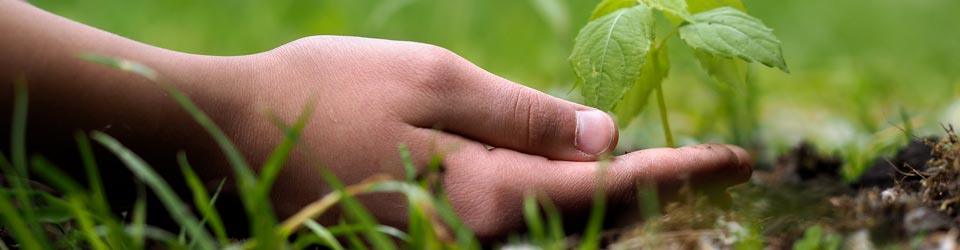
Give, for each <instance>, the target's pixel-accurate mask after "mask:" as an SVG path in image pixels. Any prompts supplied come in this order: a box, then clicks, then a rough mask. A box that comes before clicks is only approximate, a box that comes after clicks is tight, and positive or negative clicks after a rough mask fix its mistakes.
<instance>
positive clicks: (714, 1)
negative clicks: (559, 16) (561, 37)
mask: <svg viewBox="0 0 960 250" xmlns="http://www.w3.org/2000/svg"><path fill="white" fill-rule="evenodd" d="M654 10H656V11H659V12H661V13H663V15H664V16H665V17H666V19H667V20H669V21H670V22H671V23H672V24H673V28H672V29H671V31H670V32H669V33H667V34H666V35H663V36H662V38H661V39H660V40H657V32H656V27H657V25H656V24H657V18H655V16H654ZM675 34H679V35H680V39H681V40H683V42H684V43H686V44H687V46H689V47H690V48H691V49H693V50H694V54H695V55H696V57H697V60H698V61H699V62H700V65H701V66H702V67H703V68H704V69H705V70H706V71H707V73H708V74H709V75H710V76H711V77H713V78H714V79H716V80H718V81H720V82H724V83H727V84H732V85H742V84H743V83H744V82H745V81H746V63H750V62H759V63H762V64H764V65H766V66H769V67H776V68H779V69H780V70H783V71H784V72H789V70H788V69H787V64H786V62H785V61H784V59H783V54H782V51H781V48H780V41H779V40H778V39H777V37H776V36H774V34H773V29H771V28H769V27H767V26H765V25H764V24H763V23H762V22H761V21H760V20H759V19H757V18H754V17H752V16H750V15H748V14H747V13H745V12H744V7H743V3H741V2H740V0H604V1H602V2H600V4H599V5H598V6H597V7H596V9H595V10H594V11H593V14H592V16H591V17H590V22H589V23H587V25H586V26H585V27H583V29H581V30H580V33H579V34H578V35H577V38H576V44H575V45H574V48H573V52H572V53H571V55H570V62H571V64H572V65H573V70H574V72H575V73H576V76H577V85H578V86H580V87H581V95H583V97H584V102H585V104H586V105H589V106H592V107H595V108H598V109H601V110H604V111H609V112H613V113H614V114H615V115H616V116H617V118H618V120H619V123H620V126H621V127H625V126H627V125H629V123H630V122H631V121H632V120H633V119H634V118H635V117H636V116H637V115H638V114H639V113H640V112H641V111H642V110H643V108H644V105H645V104H646V103H647V99H648V97H649V96H650V94H651V92H653V91H654V90H656V94H657V100H658V101H657V103H658V104H659V105H658V106H659V109H660V118H661V121H662V123H663V129H664V136H665V137H666V140H667V144H668V145H669V146H671V147H672V146H675V143H674V141H673V136H672V134H671V132H670V125H669V119H668V117H667V111H666V105H665V102H664V97H663V89H662V85H661V83H662V82H663V80H664V78H666V76H667V74H668V73H669V71H670V59H669V57H668V56H667V50H666V44H667V41H668V40H670V38H672V37H673V36H674V35H675ZM736 59H739V60H740V61H738V60H736Z"/></svg>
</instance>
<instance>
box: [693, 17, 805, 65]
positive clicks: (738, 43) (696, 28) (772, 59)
mask: <svg viewBox="0 0 960 250" xmlns="http://www.w3.org/2000/svg"><path fill="white" fill-rule="evenodd" d="M692 21H693V22H692V23H689V24H687V25H684V26H682V27H680V38H681V39H683V41H684V42H686V43H687V45H690V47H693V48H694V49H697V50H701V51H703V52H706V53H710V54H713V55H716V56H720V57H724V58H740V59H743V60H744V61H747V62H760V63H762V64H764V65H767V66H770V67H776V68H779V69H781V70H783V71H784V72H789V69H787V63H786V61H784V59H783V52H782V49H781V48H780V40H778V39H777V37H776V36H774V35H773V29H771V28H768V27H767V26H765V25H764V24H763V23H762V22H760V20H758V19H756V18H754V17H752V16H750V15H747V14H746V13H743V12H742V11H739V10H737V9H734V8H731V7H721V8H717V9H714V10H711V11H707V12H703V13H699V14H696V15H693V19H692Z"/></svg>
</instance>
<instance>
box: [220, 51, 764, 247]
mask: <svg viewBox="0 0 960 250" xmlns="http://www.w3.org/2000/svg"><path fill="white" fill-rule="evenodd" d="M240 60H247V61H248V64H250V65H255V66H254V67H253V68H254V69H256V71H257V72H259V73H258V74H257V76H256V77H254V78H253V79H252V81H250V82H249V83H248V84H249V85H247V86H245V87H243V89H246V90H247V91H244V93H243V95H244V96H243V97H240V98H236V99H242V100H247V102H248V103H258V104H263V105H266V106H267V107H269V108H270V109H272V110H275V111H277V112H281V113H282V114H284V115H286V117H285V118H286V119H288V121H289V120H293V119H294V117H295V116H296V115H297V112H298V111H299V110H301V109H302V107H303V106H304V105H305V103H307V102H309V101H311V100H316V101H317V102H318V103H319V104H318V105H317V109H316V112H315V113H314V114H313V119H312V120H311V121H310V123H309V126H308V128H307V129H306V131H305V133H304V136H305V138H304V139H303V140H302V144H301V145H302V146H303V147H302V148H301V151H300V152H303V153H304V154H305V155H310V157H303V158H299V157H298V158H297V160H295V161H294V162H293V163H292V164H290V165H288V166H287V167H286V168H285V169H284V171H283V173H282V174H281V176H280V179H279V181H278V182H277V185H276V186H275V187H274V202H275V204H276V206H277V207H278V209H277V211H278V212H279V213H281V214H284V215H288V214H290V213H293V212H295V211H297V210H298V209H299V208H300V207H301V206H303V205H305V204H307V203H309V202H312V201H314V200H316V199H318V198H319V197H321V196H322V195H323V194H324V193H326V192H327V191H328V189H326V188H325V187H324V185H322V181H321V179H320V178H319V176H318V175H317V174H316V169H315V167H316V166H315V165H311V164H308V162H307V161H309V160H307V159H313V160H317V161H319V162H321V163H322V164H323V165H324V166H327V167H329V168H331V169H332V170H333V171H334V172H335V173H336V174H337V175H338V176H339V177H340V178H341V179H343V180H344V181H345V182H347V183H354V182H358V181H359V180H361V179H363V178H365V177H367V176H369V175H371V174H374V173H378V172H386V173H390V174H392V175H393V176H395V177H397V178H402V176H403V167H402V163H401V162H400V156H399V153H398V150H397V145H398V144H405V145H408V146H409V148H410V150H411V152H412V153H413V155H414V159H415V162H417V163H418V166H423V165H424V164H425V163H426V162H427V161H428V160H429V158H430V156H431V155H432V154H434V153H438V152H440V153H443V156H444V158H443V159H444V160H443V167H444V172H443V177H442V183H443V187H444V188H445V189H446V191H447V193H448V195H449V197H450V200H451V202H452V204H453V206H454V208H455V210H456V211H457V213H458V214H460V215H461V217H462V218H463V220H464V221H465V222H466V223H467V225H469V226H470V227H471V228H472V229H473V230H474V231H475V233H476V234H477V235H478V236H480V237H481V238H485V237H490V236H497V235H502V234H504V233H506V232H508V231H509V230H512V229H515V228H516V227H518V226H520V225H522V213H521V203H522V200H523V194H524V193H525V192H526V191H527V190H539V191H543V192H544V193H546V194H547V195H548V196H549V197H551V198H552V199H553V200H554V201H555V202H556V204H557V205H558V206H559V207H561V209H563V210H565V211H583V210H584V209H586V208H588V207H589V205H590V202H591V199H592V194H593V192H594V189H595V182H596V176H595V173H596V169H597V165H598V163H597V162H595V161H596V160H597V159H598V156H600V155H603V154H607V153H609V152H610V151H611V150H612V149H613V148H614V147H615V146H616V142H617V129H616V127H615V123H614V122H613V120H612V119H611V118H610V117H609V116H608V115H606V114H605V113H603V112H601V111H598V110H595V109H592V108H589V107H586V106H582V105H578V104H575V103H571V102H568V101H564V100H561V99H558V98H554V97H551V96H549V95H546V94H543V93H541V92H538V91H536V90H533V89H530V88H527V87H524V86H522V85H519V84H516V83H513V82H510V81H508V80H506V79H503V78H500V77H498V76H496V75H493V74H490V73H488V72H486V71H484V70H482V69H480V68H478V67H477V66H475V65H473V64H471V63H470V62H468V61H466V60H464V59H463V58H461V57H459V56H457V55H455V54H454V53H452V52H450V51H448V50H445V49H442V48H439V47H436V46H431V45H426V44H418V43H410V42H396V41H386V40H375V39H364V38H348V37H310V38H305V39H301V40H298V41H295V42H292V43H290V44H287V45H284V46H281V47H279V48H277V49H275V50H272V51H269V52H266V53H262V54H257V55H253V56H249V57H244V58H242V59H240ZM223 72H224V73H227V74H230V72H229V71H223ZM254 106H256V105H254ZM241 117H244V118H245V119H241V120H238V121H237V122H236V123H241V124H244V125H241V127H240V128H238V129H239V130H238V131H246V132H241V134H245V135H251V136H247V137H239V138H237V139H239V140H241V141H243V143H242V144H243V145H246V146H247V148H248V150H249V152H252V153H253V154H252V155H261V156H262V155H265V154H266V153H267V152H269V151H267V150H269V146H271V145H273V144H272V143H265V142H268V141H271V138H268V137H277V135H276V133H272V134H271V133H263V132H265V131H269V130H271V129H270V128H266V127H270V126H271V125H270V123H269V122H267V121H265V120H264V118H262V117H261V116H256V115H247V116H241ZM247 119H249V120H247ZM433 128H440V130H441V131H438V130H435V129H433ZM273 130H275V129H273ZM263 134H267V135H268V136H253V135H263ZM274 140H275V139H274ZM484 145H490V146H493V147H494V148H493V149H490V150H488V149H487V148H486V147H484ZM304 150H306V151H304ZM311 157H312V158H311ZM608 172H609V175H608V176H607V181H606V184H605V185H606V188H607V190H608V192H609V194H610V197H615V198H617V199H620V200H624V199H626V200H629V198H630V196H632V194H633V192H634V187H635V185H636V182H637V181H640V180H654V181H656V182H659V183H661V184H663V186H670V185H669V184H671V183H673V184H675V183H676V182H678V181H679V180H681V178H684V177H690V178H691V180H693V181H699V182H713V183H720V184H724V185H725V184H732V183H737V182H740V181H744V180H746V179H747V178H748V177H749V175H750V172H751V161H750V157H749V155H748V154H747V153H746V152H745V151H744V150H743V149H740V148H738V147H735V146H728V145H701V146H694V147H685V148H679V149H667V148H663V149H648V150H642V151H637V152H633V153H629V154H626V155H622V156H618V157H616V158H613V159H612V160H611V161H610V163H609V167H608ZM364 201H365V204H366V205H367V206H368V207H369V209H370V210H371V211H372V212H373V213H374V214H375V215H376V216H377V217H378V218H379V219H380V220H381V222H383V223H386V224H392V225H402V224H403V223H404V219H405V217H406V216H407V214H406V212H405V211H403V210H402V209H394V208H396V207H398V206H401V204H404V203H405V200H403V199H401V198H399V197H395V196H394V197H389V196H376V197H367V199H364ZM614 202H616V201H614Z"/></svg>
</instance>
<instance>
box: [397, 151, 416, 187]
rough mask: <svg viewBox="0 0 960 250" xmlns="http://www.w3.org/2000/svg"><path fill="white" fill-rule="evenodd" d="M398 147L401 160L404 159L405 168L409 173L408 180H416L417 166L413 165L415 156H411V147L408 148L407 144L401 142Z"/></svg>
mask: <svg viewBox="0 0 960 250" xmlns="http://www.w3.org/2000/svg"><path fill="white" fill-rule="evenodd" d="M397 149H398V150H400V160H401V161H403V169H404V172H406V174H407V176H406V177H407V181H408V182H414V181H416V180H417V168H416V166H414V165H413V158H412V157H410V149H408V148H407V145H406V144H400V145H398V146H397Z"/></svg>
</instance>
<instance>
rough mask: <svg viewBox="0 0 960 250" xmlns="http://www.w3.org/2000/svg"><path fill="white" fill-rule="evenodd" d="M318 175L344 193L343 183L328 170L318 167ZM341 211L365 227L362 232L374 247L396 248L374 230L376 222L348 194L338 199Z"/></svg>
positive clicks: (337, 190) (388, 239)
mask: <svg viewBox="0 0 960 250" xmlns="http://www.w3.org/2000/svg"><path fill="white" fill-rule="evenodd" d="M320 175H321V176H323V179H324V180H325V181H326V182H327V184H328V185H330V187H332V188H333V189H334V190H336V192H341V193H344V194H345V192H344V186H343V183H342V182H340V180H339V179H337V177H336V176H334V174H333V173H332V172H330V170H327V169H325V168H321V169H320ZM340 205H341V206H342V207H343V212H344V213H345V214H346V215H347V216H348V217H349V218H351V219H352V220H354V221H356V222H358V223H359V224H360V225H361V226H363V227H364V228H365V230H364V232H363V234H364V236H365V237H366V238H367V240H368V241H369V242H370V244H371V245H372V246H373V248H375V249H396V248H397V247H396V245H394V244H393V241H391V240H390V238H388V237H387V236H386V235H384V234H383V233H382V232H380V231H377V230H376V225H377V222H376V220H375V219H374V218H373V216H372V215H370V212H368V211H367V209H365V208H363V206H362V205H361V204H360V202H359V201H357V200H356V199H355V198H353V197H352V196H350V195H343V197H342V198H341V201H340Z"/></svg>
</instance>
